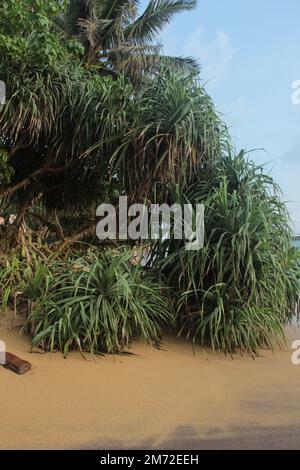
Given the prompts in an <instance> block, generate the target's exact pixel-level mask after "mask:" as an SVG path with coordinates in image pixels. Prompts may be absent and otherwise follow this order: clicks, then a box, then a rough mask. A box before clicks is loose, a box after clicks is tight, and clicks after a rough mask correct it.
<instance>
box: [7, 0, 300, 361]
mask: <svg viewBox="0 0 300 470" xmlns="http://www.w3.org/2000/svg"><path fill="white" fill-rule="evenodd" d="M195 5H196V1H194V0H150V1H149V3H148V7H147V8H146V10H145V11H144V12H141V11H140V8H139V2H138V1H137V0H124V1H123V0H118V1H115V0H113V1H111V0H3V1H2V3H1V5H0V80H3V81H4V82H5V83H6V86H7V103H6V104H5V105H4V106H1V107H0V216H1V217H4V219H5V225H1V226H0V283H1V284H0V295H1V303H2V307H3V308H5V307H6V306H10V307H12V306H13V307H14V308H15V310H20V309H25V310H26V311H27V313H28V314H29V320H28V325H27V329H28V331H29V332H30V333H31V334H32V336H33V344H34V345H38V346H40V347H43V348H44V349H47V350H49V349H50V350H53V349H55V348H58V349H60V350H62V351H63V352H64V354H67V352H68V351H69V350H70V349H71V348H76V347H77V348H80V349H81V350H82V351H84V350H89V351H92V352H95V353H99V352H101V351H108V352H118V351H122V350H123V348H124V347H125V346H126V345H127V344H128V342H129V341H130V339H132V338H136V337H139V338H142V339H144V340H146V341H150V342H157V341H158V340H159V335H160V327H161V325H162V324H164V323H165V322H166V320H169V323H170V324H172V325H173V324H174V325H175V328H176V332H179V333H180V334H186V335H187V336H188V337H189V338H192V339H193V340H194V341H197V342H200V343H201V344H204V345H210V346H212V347H214V348H220V349H222V350H224V351H226V352H228V351H229V352H233V351H235V350H236V349H242V350H247V351H249V352H251V353H255V352H256V351H257V350H258V348H259V347H260V346H267V347H273V346H274V345H282V343H283V337H284V333H283V328H284V325H285V323H286V322H287V321H289V320H291V319H292V317H293V314H294V312H295V307H296V304H297V300H298V295H299V278H300V266H299V253H298V251H296V250H294V249H292V248H291V232H290V228H289V225H290V224H289V218H288V214H287V212H286V209H285V206H284V204H283V203H282V202H281V199H280V196H279V194H278V191H277V188H276V185H275V184H274V182H273V181H272V179H271V178H270V177H269V176H268V175H266V174H265V173H264V170H263V169H261V168H260V167H257V166H255V164H254V163H253V162H251V161H250V160H248V158H247V156H246V155H245V153H244V152H241V153H240V154H239V155H237V156H232V155H231V154H233V153H234V151H233V149H232V145H231V141H230V137H229V135H228V131H227V128H226V126H225V124H224V123H223V121H222V119H221V117H220V115H219V114H218V113H217V112H216V110H215V108H214V104H213V102H212V100H211V98H210V97H209V96H208V95H207V93H206V91H205V89H204V88H203V85H202V83H201V80H200V76H199V72H198V66H197V63H196V62H195V61H194V60H193V59H190V58H171V57H165V56H163V55H162V51H161V48H160V47H158V46H157V45H156V39H157V35H158V34H159V33H160V32H161V31H162V29H163V27H164V26H165V25H166V24H168V23H169V21H170V20H171V19H172V18H173V16H174V15H175V14H176V13H178V12H181V11H186V10H187V11H188V10H191V9H192V8H193V7H194V6H195ZM120 194H122V195H124V194H125V195H127V196H128V197H129V199H130V201H131V202H144V201H147V203H152V202H156V203H169V204H170V205H171V204H172V203H174V202H180V203H182V204H183V203H185V202H190V203H193V204H196V203H203V204H204V205H205V208H206V216H205V225H206V239H205V246H204V248H203V249H202V250H200V251H194V252H192V251H186V250H185V249H184V246H183V245H182V243H181V242H178V241H175V240H170V241H165V242H159V243H157V244H156V245H155V246H153V247H152V255H153V257H152V260H151V263H150V264H149V269H147V270H142V269H141V268H139V267H133V266H132V265H131V264H130V263H129V255H128V254H125V255H121V256H120V255H119V254H117V255H115V254H113V253H112V252H111V251H109V252H105V251H104V248H107V247H104V246H100V247H99V242H98V244H97V243H96V237H95V227H96V223H97V219H96V207H97V206H98V205H99V204H100V203H102V202H106V203H108V202H112V203H115V201H117V198H118V196H119V195H120ZM10 214H16V219H15V221H14V223H13V224H11V225H9V224H8V223H7V220H8V217H9V215H10ZM1 223H2V222H1ZM83 240H84V241H88V242H89V243H90V244H92V245H97V249H96V251H94V248H93V250H92V251H91V252H90V253H86V248H82V245H79V244H78V243H79V242H81V241H83ZM83 246H86V245H83ZM70 247H71V248H70ZM79 247H80V248H79ZM8 248H9V249H8ZM153 264H154V265H155V266H157V267H158V268H159V270H160V271H161V272H162V274H163V276H164V278H165V279H166V281H167V284H168V292H169V293H170V295H169V304H168V303H167V301H166V294H165V291H163V290H162V288H161V287H159V285H158V284H157V283H155V282H154V281H153V272H152V271H153V269H151V268H153ZM171 299H172V300H171ZM173 300H174V302H173ZM171 304H172V306H171ZM173 304H174V306H175V312H176V313H175V315H174V317H173V315H172V319H170V313H168V312H173ZM171 320H172V321H171Z"/></svg>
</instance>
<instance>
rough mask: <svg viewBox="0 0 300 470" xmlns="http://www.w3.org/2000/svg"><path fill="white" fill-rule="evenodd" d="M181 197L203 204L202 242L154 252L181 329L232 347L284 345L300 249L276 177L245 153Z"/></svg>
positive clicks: (171, 244)
mask: <svg viewBox="0 0 300 470" xmlns="http://www.w3.org/2000/svg"><path fill="white" fill-rule="evenodd" d="M183 199H184V200H185V201H186V202H189V203H192V204H197V203H202V204H204V206H205V245H204V248H203V249H202V250H200V251H187V250H185V248H184V247H183V246H182V242H180V241H179V242H178V241H175V240H171V241H165V242H163V243H160V244H158V245H157V246H156V247H155V248H154V253H153V255H156V260H157V262H158V264H159V266H160V267H161V269H162V271H163V273H164V274H165V275H166V277H167V278H168V282H169V285H170V286H171V287H172V288H173V289H174V292H176V295H177V326H178V329H179V331H180V332H182V333H185V334H187V336H189V337H191V338H193V339H194V341H199V342H200V343H202V344H207V345H210V346H212V347H213V348H217V349H223V350H224V351H229V352H233V351H235V350H236V349H237V348H240V349H243V350H247V351H250V352H256V351H257V349H258V347H259V346H267V347H273V346H275V345H277V346H278V345H279V346H280V345H282V344H283V338H284V333H283V325H284V324H285V323H286V322H287V321H289V320H291V319H292V318H293V316H294V314H295V307H296V304H297V301H298V295H299V285H300V253H299V251H298V250H296V249H295V248H292V233H291V230H290V228H289V223H288V220H289V219H288V214H287V212H286V208H285V205H284V204H283V203H282V202H281V201H280V197H279V194H278V190H277V187H276V185H275V184H274V182H273V180H272V178H271V177H270V176H269V175H267V174H266V173H264V169H263V168H261V167H259V166H256V165H255V164H254V163H253V162H252V161H250V160H248V159H247V158H246V156H245V154H244V152H241V153H240V154H239V155H238V156H236V157H232V156H231V155H229V156H228V157H223V158H222V159H220V160H219V161H217V162H216V163H215V165H213V167H212V169H211V171H210V175H209V177H208V178H207V179H206V180H205V181H203V182H202V183H197V184H195V185H193V186H192V187H190V188H189V190H188V192H187V193H186V194H185V195H184V196H183Z"/></svg>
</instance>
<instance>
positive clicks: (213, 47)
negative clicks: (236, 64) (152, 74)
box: [182, 27, 235, 86]
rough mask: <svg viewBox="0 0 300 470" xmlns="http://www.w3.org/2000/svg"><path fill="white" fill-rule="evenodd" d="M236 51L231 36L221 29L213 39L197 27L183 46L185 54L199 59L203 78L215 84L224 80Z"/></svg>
mask: <svg viewBox="0 0 300 470" xmlns="http://www.w3.org/2000/svg"><path fill="white" fill-rule="evenodd" d="M234 53H235V49H234V48H233V45H232V42H231V38H230V36H229V35H228V34H227V33H226V32H224V31H223V30H221V29H220V30H218V31H217V32H216V34H215V37H213V39H211V40H207V39H206V38H205V34H204V31H203V29H202V28H200V27H197V28H196V30H194V31H193V32H192V33H191V34H190V35H189V36H188V38H187V40H186V42H185V43H184V44H183V47H182V54H183V55H187V56H193V57H196V58H198V59H199V62H200V64H201V67H202V71H203V78H204V79H205V80H210V81H211V82H212V84H213V85H214V86H216V85H218V84H219V82H220V81H222V80H223V78H224V76H225V74H226V70H227V68H228V66H229V64H230V62H231V61H232V60H233V57H234Z"/></svg>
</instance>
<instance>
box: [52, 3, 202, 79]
mask: <svg viewBox="0 0 300 470" xmlns="http://www.w3.org/2000/svg"><path fill="white" fill-rule="evenodd" d="M139 4H140V1H139V0H70V2H69V6H68V8H67V11H66V13H65V15H64V16H63V17H61V18H60V19H59V20H58V24H59V25H60V26H61V27H62V28H63V30H64V31H65V32H66V33H67V34H68V35H70V36H73V37H75V38H77V39H79V40H80V42H81V43H82V45H83V46H84V50H85V60H86V62H87V63H88V64H98V65H100V66H102V67H103V68H104V69H105V70H109V71H111V72H112V73H114V72H117V73H118V72H123V73H126V75H128V76H131V77H135V78H136V77H140V76H141V75H145V74H147V73H149V72H152V71H153V70H154V69H155V67H156V65H157V64H161V63H164V64H173V65H176V66H177V67H180V68H185V69H189V70H198V64H197V62H196V61H195V60H194V59H192V58H190V57H170V56H165V55H162V53H161V52H162V47H161V46H160V45H159V44H156V43H154V41H155V38H156V37H157V35H158V34H159V33H160V32H161V31H162V30H163V28H164V27H165V26H166V25H167V24H168V23H169V22H170V20H171V19H172V17H173V16H174V15H175V14H176V13H179V12H182V11H186V10H192V9H193V8H195V7H196V5H197V0H150V1H149V3H148V6H147V8H146V9H145V10H144V12H143V13H142V14H141V15H139V14H138V7H139Z"/></svg>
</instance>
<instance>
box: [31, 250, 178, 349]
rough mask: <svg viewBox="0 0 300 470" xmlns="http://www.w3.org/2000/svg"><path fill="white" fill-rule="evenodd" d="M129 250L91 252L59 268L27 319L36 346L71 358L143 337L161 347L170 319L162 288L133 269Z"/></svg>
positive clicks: (136, 268) (112, 347) (139, 269)
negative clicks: (73, 351)
mask: <svg viewBox="0 0 300 470" xmlns="http://www.w3.org/2000/svg"><path fill="white" fill-rule="evenodd" d="M129 260H130V254H129V253H128V252H125V253H123V254H122V253H121V254H120V255H116V254H114V253H112V252H111V251H108V252H103V253H101V254H100V255H98V254H97V255H96V254H93V253H90V254H87V255H86V256H84V257H82V258H75V259H70V260H68V262H67V263H63V264H62V265H61V266H56V270H55V275H53V276H52V279H51V281H50V282H49V285H48V286H47V289H46V291H45V295H44V296H42V297H41V299H40V300H39V301H38V302H37V303H36V305H35V307H34V309H33V311H32V313H31V314H30V316H29V318H28V328H30V331H31V333H32V335H33V340H32V344H33V346H41V347H43V349H47V350H51V351H53V350H54V349H55V348H58V349H59V350H61V351H63V352H64V354H65V355H67V354H68V351H69V349H71V348H74V346H75V347H79V349H80V350H81V351H85V350H88V351H90V352H93V353H99V352H109V353H115V352H121V351H123V349H124V347H125V346H128V344H129V341H130V340H132V339H133V338H135V337H139V338H141V339H142V340H144V341H148V342H154V343H158V341H159V337H160V327H161V326H162V325H163V324H166V322H167V320H170V313H169V309H168V304H167V301H166V297H165V294H164V293H163V291H162V288H161V286H160V285H158V284H156V283H155V282H154V281H152V280H151V278H150V277H149V276H148V277H145V276H144V274H143V272H142V270H141V268H140V267H139V266H132V265H131V264H130V262H129Z"/></svg>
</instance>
